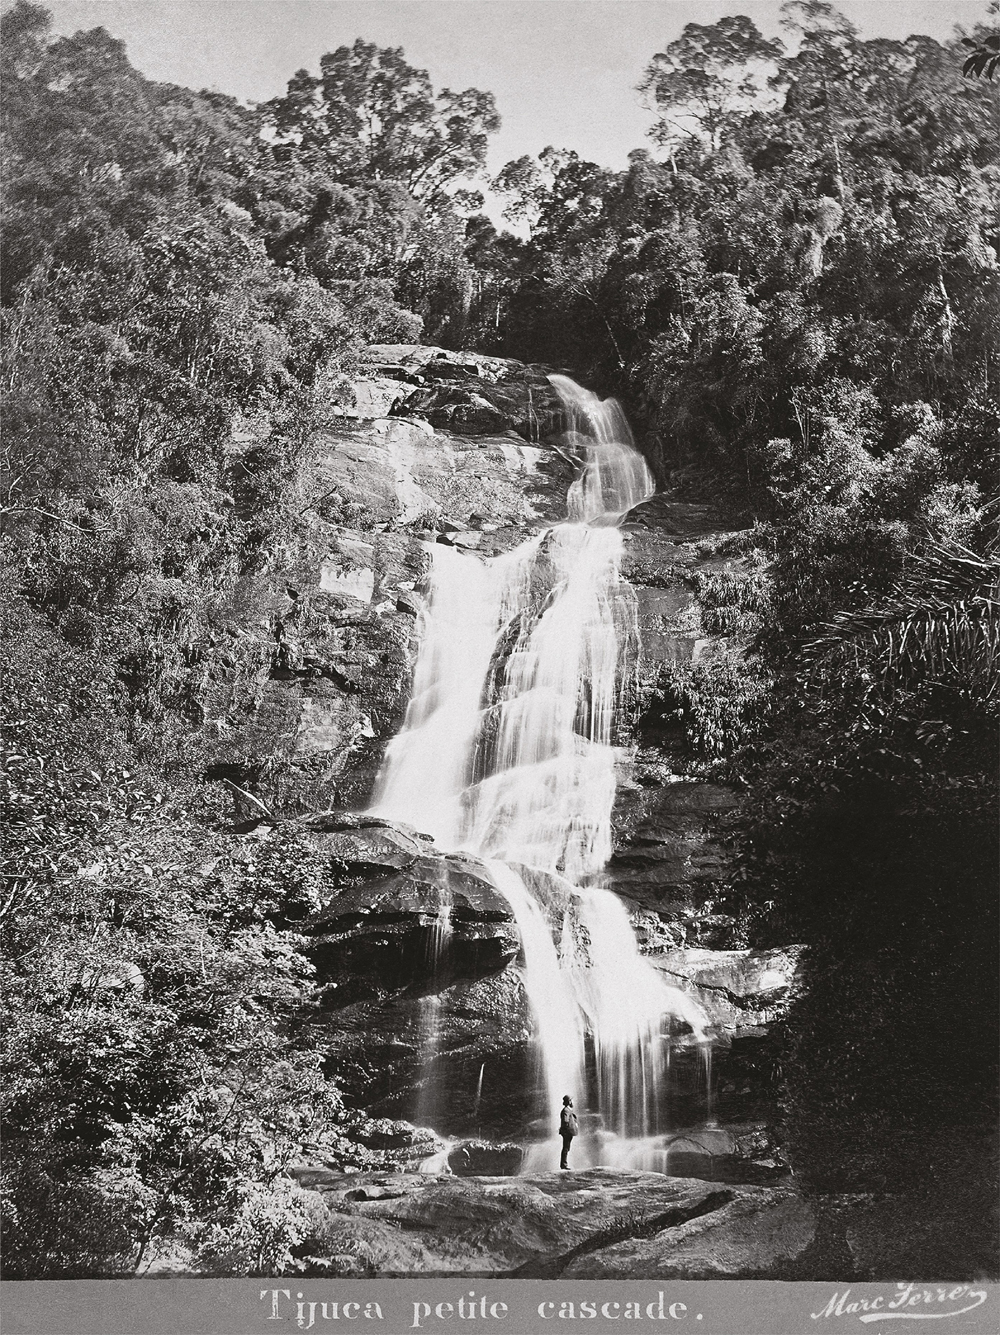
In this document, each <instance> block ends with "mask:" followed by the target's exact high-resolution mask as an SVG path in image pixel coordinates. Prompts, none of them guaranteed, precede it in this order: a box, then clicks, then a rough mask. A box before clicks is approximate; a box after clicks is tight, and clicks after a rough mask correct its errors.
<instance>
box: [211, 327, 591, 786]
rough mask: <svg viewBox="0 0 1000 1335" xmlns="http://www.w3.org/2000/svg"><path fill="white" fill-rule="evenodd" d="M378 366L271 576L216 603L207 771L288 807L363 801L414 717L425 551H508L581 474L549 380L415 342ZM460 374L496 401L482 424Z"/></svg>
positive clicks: (380, 355)
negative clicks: (437, 546) (559, 439)
mask: <svg viewBox="0 0 1000 1335" xmlns="http://www.w3.org/2000/svg"><path fill="white" fill-rule="evenodd" d="M370 356H371V359H372V360H371V365H370V372H369V374H367V375H366V376H364V377H363V378H362V379H360V380H359V381H358V382H357V384H356V385H355V387H354V398H355V404H354V405H353V406H352V407H350V408H347V409H342V408H331V409H330V410H329V411H328V413H327V417H326V424H325V426H324V427H323V429H321V430H320V431H318V432H317V434H316V436H315V438H314V441H313V444H312V449H311V452H310V455H309V458H308V461H307V462H306V464H305V465H303V467H302V469H301V471H300V477H299V484H298V496H297V500H296V514H295V515H294V516H293V518H292V526H291V528H290V530H289V531H288V532H287V533H286V534H285V535H284V537H283V538H282V541H281V546H280V547H279V548H278V549H277V550H276V551H275V553H274V558H273V562H272V566H271V570H270V572H269V573H268V574H267V575H266V576H262V577H259V578H258V579H257V580H256V581H253V582H251V581H247V582H245V584H244V585H243V586H241V587H240V589H239V590H238V591H237V595H236V598H235V599H234V602H233V605H232V606H231V607H230V608H228V609H222V610H221V611H220V615H219V616H218V618H217V625H216V627H215V630H214V632H213V640H214V644H213V646H212V647H211V650H210V652H208V653H207V654H206V656H205V659H204V663H203V675H202V680H201V683H200V685H199V687H198V689H197V701H196V703H195V704H194V705H193V706H192V708H193V709H197V711H198V714H199V721H200V723H201V725H202V728H201V730H202V733H203V735H204V736H205V738H206V739H207V753H208V754H207V770H208V773H209V776H210V777H213V778H228V779H230V780H231V781H233V782H235V783H236V784H237V785H238V786H241V787H244V788H248V789H252V790H253V791H254V792H255V793H257V794H258V795H259V796H262V797H264V798H265V799H266V801H267V802H268V803H270V804H271V805H272V807H274V808H275V809H278V810H284V811H295V810H317V809H320V810H321V809H323V808H326V807H330V806H333V805H339V806H345V807H356V806H363V805H364V804H365V803H366V802H367V800H368V798H369V796H370V794H371V791H372V787H373V784H374V780H375V775H376V772H377V769H378V766H379V763H380V761H381V758H382V754H383V751H384V749H385V745H386V742H387V741H388V740H389V738H390V737H392V736H393V735H394V734H395V733H396V731H397V730H398V728H399V725H400V723H401V721H402V715H403V710H404V708H405V703H406V698H407V693H408V688H409V678H410V671H411V668H412V661H413V648H414V636H415V631H416V618H417V616H418V614H419V611H420V607H421V605H422V592H423V580H424V577H425V573H426V570H427V565H428V556H427V544H428V543H431V542H435V541H443V542H446V543H449V544H450V545H452V546H456V547H459V548H466V549H470V550H472V549H476V550H479V551H482V552H483V553H493V552H498V551H504V550H507V549H509V548H510V547H512V546H515V545H517V544H518V543H520V542H522V541H523V540H524V537H525V536H526V535H527V534H528V533H530V532H532V531H534V530H535V529H537V528H538V527H541V526H545V525H548V524H550V523H553V522H555V521H556V520H558V519H561V518H562V517H564V515H565V497H566V490H567V488H568V486H569V484H570V482H571V481H572V478H573V475H574V464H573V460H572V458H570V457H569V456H568V455H567V454H566V452H565V451H564V450H561V449H554V448H551V447H550V446H549V445H547V444H546V443H545V442H544V440H542V437H543V435H544V434H545V432H547V431H548V430H549V429H550V427H553V426H555V425H558V423H557V420H556V416H555V413H556V407H555V405H554V397H553V395H552V391H551V388H550V387H549V384H548V381H547V380H546V379H545V377H544V375H543V374H542V373H541V372H540V371H537V370H532V369H531V368H526V367H523V366H521V365H520V364H519V363H515V362H504V361H501V360H500V359H496V358H479V357H476V356H474V355H473V354H465V353H463V354H453V353H445V352H443V351H442V350H440V349H435V348H423V347H413V346H403V347H389V348H373V349H372V350H371V352H370ZM466 381H468V382H469V383H472V382H473V381H474V382H475V385H476V386H477V387H478V388H477V391H476V392H477V393H479V392H480V391H481V392H482V393H486V394H489V395H492V399H491V405H492V406H491V407H490V414H491V415H490V417H489V421H488V422H487V420H486V418H485V417H482V416H480V417H478V418H476V416H475V412H476V411H477V409H476V405H475V404H474V403H472V399H471V397H470V396H471V395H472V391H471V390H469V391H465V390H463V389H461V386H462V385H463V384H465V383H466ZM456 386H458V387H459V388H458V389H456ZM456 394H458V396H459V398H460V399H462V395H464V396H465V398H464V399H462V401H461V402H458V401H455V402H452V401H451V400H452V399H454V397H455V395H456ZM428 396H430V397H428ZM446 399H447V400H448V401H447V402H445V400H446ZM438 400H440V402H439V401H438ZM460 409H461V411H459V410H460ZM466 409H468V411H466ZM473 419H475V420H473ZM433 423H438V426H435V425H434V424H433ZM443 428H447V429H443ZM532 442H534V443H532ZM538 442H541V443H538ZM251 444H253V442H251Z"/></svg>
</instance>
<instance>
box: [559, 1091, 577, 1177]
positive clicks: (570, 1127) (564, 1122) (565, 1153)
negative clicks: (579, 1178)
mask: <svg viewBox="0 0 1000 1335" xmlns="http://www.w3.org/2000/svg"><path fill="white" fill-rule="evenodd" d="M579 1130H580V1123H579V1122H578V1121H577V1120H576V1113H575V1112H574V1111H573V1100H572V1099H571V1098H570V1096H569V1095H568V1094H567V1095H566V1096H565V1098H564V1099H563V1106H562V1112H561V1113H560V1114H559V1134H560V1136H562V1158H561V1159H560V1160H559V1167H560V1168H566V1169H568V1168H569V1164H568V1163H567V1159H568V1158H569V1147H570V1145H572V1143H573V1137H574V1136H575V1135H576V1133H577V1132H578V1131H579Z"/></svg>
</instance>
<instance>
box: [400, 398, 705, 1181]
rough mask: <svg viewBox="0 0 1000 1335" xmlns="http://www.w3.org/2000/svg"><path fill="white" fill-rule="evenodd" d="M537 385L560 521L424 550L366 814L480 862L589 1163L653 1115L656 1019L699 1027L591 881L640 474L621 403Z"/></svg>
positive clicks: (611, 774)
mask: <svg viewBox="0 0 1000 1335" xmlns="http://www.w3.org/2000/svg"><path fill="white" fill-rule="evenodd" d="M551 380H552V383H553V386H554V387H555V389H556V391H557V392H558V394H559V396H560V398H561V399H562V402H563V406H564V410H565V414H566V422H567V430H566V431H565V433H564V437H563V443H564V445H565V447H566V449H567V450H570V451H572V453H573V454H574V455H575V457H576V458H577V459H578V460H579V463H580V472H579V475H578V476H577V478H576V480H575V481H574V482H573V484H572V486H571V487H570V489H569V493H568V497H567V510H568V518H567V521H566V522H564V523H561V524H558V525H556V526H555V527H553V528H550V529H549V530H547V531H546V532H545V533H543V534H540V535H536V536H534V537H532V538H530V539H529V540H528V541H526V542H525V543H523V544H522V545H521V546H520V547H519V548H517V549H516V550H515V551H512V552H509V553H507V554H506V555H503V556H498V557H493V558H491V559H484V558H482V557H479V556H477V555H475V554H474V553H469V552H463V551H459V550H457V549H455V548H449V547H445V546H443V545H440V544H434V545H430V547H429V550H430V554H431V561H432V565H431V572H430V583H429V593H428V598H427V602H426V605H425V608H424V611H423V613H422V616H421V623H420V651H419V654H418V658H417V664H416V669H415V673H414V684H413V693H412V696H411V700H410V704H409V707H408V710H407V714H406V718H405V721H404V725H403V728H402V730H401V731H400V733H399V734H398V735H397V737H396V738H395V739H394V740H393V741H392V742H391V743H390V745H389V748H388V750H387V753H386V759H385V763H384V765H383V768H382V772H381V774H380V778H379V784H378V789H377V794H376V799H375V804H374V808H373V809H374V811H375V813H376V814H378V815H380V816H383V817H386V818H388V819H395V820H404V821H408V822H410V823H411V824H413V825H415V826H417V828H418V829H420V830H421V831H424V832H426V833H428V834H430V835H432V836H433V837H434V839H435V841H436V842H437V843H438V844H439V845H441V846H442V847H444V848H448V849H460V850H465V851H468V852H470V853H474V854H476V855H478V856H479V857H481V858H482V859H483V860H484V861H485V862H486V865H487V866H488V867H489V869H490V873H491V876H492V878H493V881H494V884H495V885H496V888H497V889H498V891H499V892H500V893H501V894H502V895H503V896H504V897H505V898H506V900H507V902H508V903H509V904H510V906H511V910H512V912H513V914H514V918H515V920H516V922H517V926H518V929H519V932H520V936H521V943H522V953H523V979H524V987H525V991H526V993H527V996H528V999H529V1002H530V1004H531V1008H532V1013H533V1017H534V1023H535V1036H534V1039H535V1045H536V1048H537V1052H538V1057H539V1063H538V1064H539V1070H540V1085H541V1090H542V1097H543V1099H544V1109H545V1114H546V1116H547V1117H548V1122H549V1125H550V1126H551V1127H552V1128H553V1135H554V1128H555V1125H556V1123H557V1118H558V1110H559V1107H560V1105H561V1103H562V1098H563V1095H565V1094H569V1095H570V1096H571V1097H572V1098H573V1100H574V1103H575V1104H576V1105H577V1107H578V1108H579V1109H580V1110H581V1112H584V1113H585V1116H584V1117H582V1118H581V1122H582V1123H583V1124H584V1126H585V1127H586V1126H587V1125H594V1126H596V1127H597V1128H598V1131H597V1132H595V1134H593V1135H590V1136H588V1135H583V1136H582V1137H581V1143H579V1145H578V1148H577V1149H575V1150H574V1158H575V1159H576V1161H577V1163H578V1164H582V1163H586V1162H591V1163H593V1162H597V1161H605V1162H606V1161H607V1156H608V1154H609V1153H612V1152H611V1151H609V1150H608V1138H609V1137H612V1138H615V1139H616V1140H617V1141H619V1142H620V1143H621V1144H624V1143H633V1142H639V1143H642V1142H644V1141H645V1140H646V1138H648V1137H649V1136H651V1135H653V1134H655V1133H656V1132H657V1131H658V1130H660V1129H661V1127H660V1108H661V1103H662V1091H663V1083H664V1072H665V1067H666V1060H667V1044H666V1040H665V1036H664V1032H663V1026H664V1022H665V1019H666V1017H669V1016H676V1017H679V1018H681V1019H683V1020H685V1021H686V1022H687V1023H688V1024H689V1025H690V1026H691V1028H692V1029H693V1030H694V1031H695V1033H696V1034H700V1033H701V1027H702V1025H703V1023H704V1016H703V1015H702V1014H701V1012H700V1010H699V1008H698V1007H697V1006H696V1005H695V1004H694V1002H693V1001H692V1000H691V999H690V998H688V997H686V996H685V995H683V994H682V993H681V992H679V991H678V990H677V989H674V988H671V987H669V986H667V985H666V984H665V983H664V982H663V981H662V979H661V977H660V975H659V973H658V972H657V971H656V970H655V969H654V968H653V967H652V966H651V965H650V964H649V963H648V961H646V960H645V959H644V958H643V957H642V956H641V955H640V953H639V950H638V946H637V944H636V940H635V936H634V934H633V932H632V929H631V926H630V923H629V920H628V914H627V912H626V910H625V906H624V905H623V903H622V902H621V900H619V899H618V897H617V896H616V895H614V894H613V893H611V892H610V891H609V890H606V889H604V888H603V887H602V886H601V884H600V873H601V870H602V868H603V867H604V865H605V863H606V862H607V860H608V858H609V857H610V855H611V851H612V842H611V811H612V806H613V803H614V796H615V756H616V751H615V746H614V724H615V719H616V711H617V709H618V707H619V704H620V698H621V693H622V686H623V680H624V671H623V668H624V664H625V660H626V659H627V657H628V652H627V651H628V650H629V649H630V648H631V647H632V645H633V644H634V639H635V633H636V629H635V604H634V596H633V594H632V591H631V589H630V588H629V586H628V585H627V584H626V583H625V582H624V581H623V580H622V578H621V576H620V563H621V553H622V535H621V532H620V529H619V525H620V524H621V522H622V520H623V519H624V517H625V516H626V515H627V514H628V512H629V511H630V510H631V509H632V508H633V507H634V506H635V505H638V504H639V503H640V502H641V501H643V500H646V499H647V498H648V497H650V496H652V495H653V492H654V490H655V485H654V482H653V478H652V476H651V474H650V472H649V469H648V468H647V466H646V463H645V461H644V460H643V458H642V456H641V455H640V454H639V452H638V451H637V450H636V448H635V446H634V443H633V441H632V436H631V433H630V431H629V428H628V423H627V422H626V420H625V416H624V413H623V412H622V410H621V408H620V406H619V405H618V404H617V403H616V402H615V401H614V400H606V401H601V400H600V399H598V398H597V396H596V395H594V394H591V393H589V392H588V391H587V390H584V389H582V388H581V387H580V386H579V385H576V384H575V383H574V382H573V381H571V380H569V379H567V378H566V377H565V376H552V377H551ZM588 1056H589V1058H590V1060H589V1061H588ZM587 1110H589V1112H590V1114H591V1115H590V1117H589V1118H588V1117H587V1116H586V1111H587ZM599 1133H603V1136H604V1139H603V1140H602V1139H601V1134H599ZM621 1144H620V1145H619V1151H618V1152H614V1153H613V1157H615V1158H616V1160H617V1161H618V1162H621V1161H622V1154H621V1152H620V1149H621ZM551 1153H552V1152H551V1147H550V1146H549V1145H546V1146H544V1147H537V1148H536V1150H535V1151H534V1152H533V1153H532V1154H530V1155H529V1157H528V1164H529V1166H542V1164H543V1163H544V1166H546V1167H551V1166H552V1159H551Z"/></svg>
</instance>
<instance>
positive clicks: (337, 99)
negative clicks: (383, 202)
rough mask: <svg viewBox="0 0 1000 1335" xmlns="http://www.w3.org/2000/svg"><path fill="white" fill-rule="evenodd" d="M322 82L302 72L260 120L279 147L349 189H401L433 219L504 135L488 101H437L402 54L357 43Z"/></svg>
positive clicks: (469, 92)
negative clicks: (494, 137) (377, 184)
mask: <svg viewBox="0 0 1000 1335" xmlns="http://www.w3.org/2000/svg"><path fill="white" fill-rule="evenodd" d="M320 70H321V73H320V75H319V76H318V77H317V76H313V75H310V74H309V72H308V71H307V70H299V71H298V72H297V73H296V74H295V76H294V77H293V78H292V79H291V80H290V81H289V84H288V92H287V94H286V95H285V97H283V98H275V99H273V100H272V101H271V102H269V103H266V104H265V106H264V108H263V111H264V114H265V116H266V117H267V119H268V122H269V124H270V126H271V128H272V131H273V133H274V135H275V137H276V139H277V142H278V143H280V144H284V145H289V146H294V149H295V151H296V152H297V153H298V154H301V155H303V156H304V157H306V158H307V159H308V160H309V161H310V162H312V163H313V164H315V165H317V166H322V168H323V169H324V170H325V171H326V172H327V173H328V174H329V176H330V178H331V180H334V181H338V182H340V183H342V184H346V185H359V184H364V183H369V182H374V181H399V182H400V183H401V184H402V185H403V186H405V188H406V189H407V190H408V191H409V192H410V193H411V194H412V195H413V197H414V198H415V199H417V200H419V201H420V202H421V203H422V204H424V205H426V206H427V207H429V208H431V209H437V208H440V207H442V206H443V205H444V203H445V201H446V199H447V198H448V196H449V194H450V192H451V190H452V189H453V187H454V185H455V183H456V182H458V181H459V180H462V179H465V178H468V177H471V176H475V175H476V174H477V173H478V172H480V171H481V170H482V168H483V165H484V163H485V161H486V147H487V141H488V137H489V135H490V134H493V133H494V132H495V131H496V130H498V129H499V128H500V117H499V116H498V114H497V111H496V104H495V102H494V99H493V95H492V93H482V92H479V91H478V90H477V89H475V88H467V89H466V90H465V91H464V92H461V93H455V92H452V91H451V90H450V89H447V88H444V89H442V90H441V92H439V93H435V92H434V89H433V85H432V84H431V82H430V80H429V78H428V76H427V72H426V71H425V70H420V69H416V68H415V67H414V66H412V65H409V64H407V62H406V60H405V59H404V56H403V50H402V48H401V47H384V48H380V47H378V46H375V45H374V44H373V43H370V42H364V41H362V39H361V38H360V37H359V38H358V39H357V40H356V41H355V43H354V45H353V46H350V47H348V46H341V47H338V48H337V50H336V51H334V52H332V53H329V54H327V55H325V56H323V57H322V59H321V61H320Z"/></svg>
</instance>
